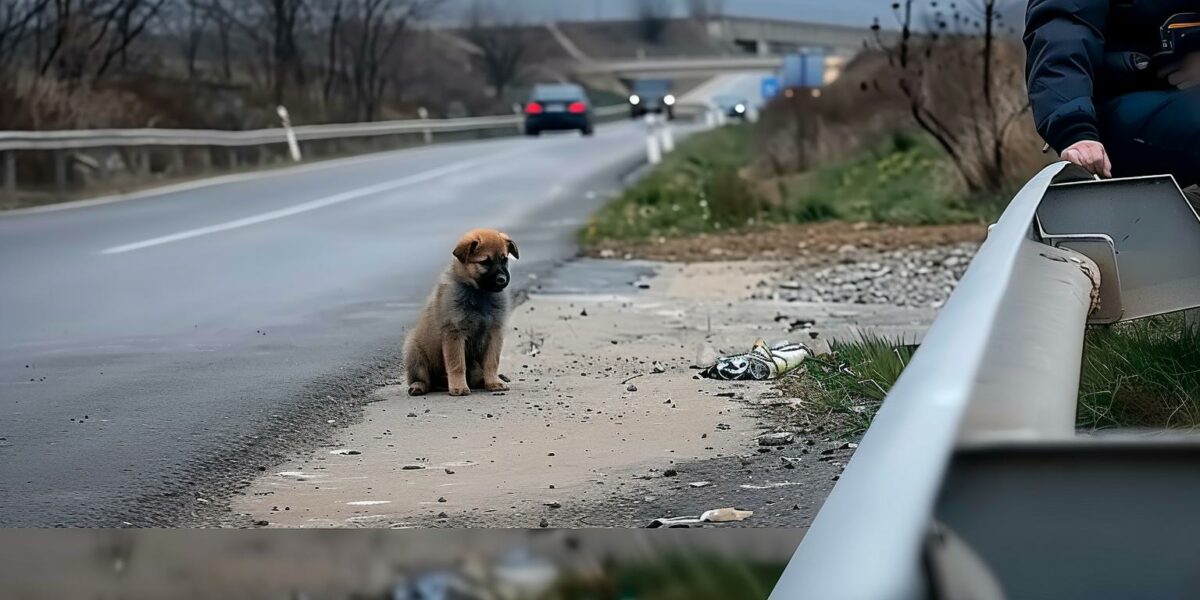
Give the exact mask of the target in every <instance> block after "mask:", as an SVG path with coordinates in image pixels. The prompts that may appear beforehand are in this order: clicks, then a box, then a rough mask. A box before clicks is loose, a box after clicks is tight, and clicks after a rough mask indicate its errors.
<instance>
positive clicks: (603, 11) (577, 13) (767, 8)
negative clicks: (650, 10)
mask: <svg viewBox="0 0 1200 600" xmlns="http://www.w3.org/2000/svg"><path fill="white" fill-rule="evenodd" d="M471 1H472V0H449V4H450V6H448V7H447V8H446V11H445V12H446V14H462V11H463V7H466V6H469V5H470V4H471ZM493 1H494V2H495V3H496V4H498V5H500V6H513V7H514V9H515V10H518V11H520V12H521V13H522V14H523V15H524V17H525V18H526V19H528V20H530V21H539V22H540V21H547V20H591V19H619V18H628V17H630V16H632V14H633V13H632V7H633V6H634V5H635V2H636V0H493ZM674 1H675V3H676V4H677V6H678V10H681V11H682V10H683V7H684V6H685V5H686V4H687V2H686V0H674ZM890 6H891V1H890V0H725V10H726V12H727V13H729V14H733V15H738V16H754V17H770V18H776V19H791V20H796V21H810V22H816V23H837V24H842V25H859V26H863V27H866V26H868V25H870V24H871V21H872V19H873V18H874V17H876V16H881V17H887V16H889V15H890V13H891V8H890ZM885 24H886V23H885Z"/></svg>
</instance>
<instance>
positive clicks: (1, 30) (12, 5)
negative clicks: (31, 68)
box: [0, 0, 50, 66]
mask: <svg viewBox="0 0 1200 600" xmlns="http://www.w3.org/2000/svg"><path fill="white" fill-rule="evenodd" d="M49 6H50V0H9V1H8V2H6V3H4V5H3V6H0V66H4V65H11V64H12V62H13V61H14V55H15V54H16V53H17V49H18V48H19V47H20V46H21V44H22V43H24V42H25V40H26V39H27V38H28V37H31V36H36V35H37V28H38V21H37V19H38V17H40V16H41V15H42V12H43V11H45V10H46V9H47V7H49Z"/></svg>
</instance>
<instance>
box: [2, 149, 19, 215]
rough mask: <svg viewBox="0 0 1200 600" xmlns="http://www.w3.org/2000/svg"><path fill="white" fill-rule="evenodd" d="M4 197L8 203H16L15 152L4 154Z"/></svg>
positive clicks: (10, 151)
mask: <svg viewBox="0 0 1200 600" xmlns="http://www.w3.org/2000/svg"><path fill="white" fill-rule="evenodd" d="M4 195H5V197H6V198H8V201H9V202H16V201H17V151H16V150H9V151H8V152H5V153H4Z"/></svg>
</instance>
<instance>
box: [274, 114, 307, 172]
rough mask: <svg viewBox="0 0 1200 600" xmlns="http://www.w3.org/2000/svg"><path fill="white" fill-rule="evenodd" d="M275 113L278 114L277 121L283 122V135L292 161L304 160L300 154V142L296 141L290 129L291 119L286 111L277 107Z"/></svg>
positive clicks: (294, 133) (294, 132) (294, 131)
mask: <svg viewBox="0 0 1200 600" xmlns="http://www.w3.org/2000/svg"><path fill="white" fill-rule="evenodd" d="M275 112H276V113H278V114H279V120H280V121H282V122H283V133H284V136H286V137H287V145H288V151H289V152H291V154H292V160H293V161H294V162H300V161H301V160H304V157H303V156H302V155H301V154H300V142H298V141H297V140H296V130H294V129H292V118H291V116H290V115H288V109H287V108H285V107H283V106H277V107H275Z"/></svg>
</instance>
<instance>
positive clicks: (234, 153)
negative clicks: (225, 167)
mask: <svg viewBox="0 0 1200 600" xmlns="http://www.w3.org/2000/svg"><path fill="white" fill-rule="evenodd" d="M237 168H238V149H237V148H230V149H229V170H231V171H233V170H237Z"/></svg>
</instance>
